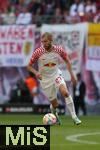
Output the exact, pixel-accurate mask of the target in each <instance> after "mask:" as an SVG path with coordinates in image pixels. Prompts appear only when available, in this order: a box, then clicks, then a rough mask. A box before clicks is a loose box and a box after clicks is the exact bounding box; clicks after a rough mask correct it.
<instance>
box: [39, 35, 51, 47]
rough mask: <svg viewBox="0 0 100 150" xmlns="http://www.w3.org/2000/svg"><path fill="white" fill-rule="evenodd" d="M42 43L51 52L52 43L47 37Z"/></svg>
mask: <svg viewBox="0 0 100 150" xmlns="http://www.w3.org/2000/svg"><path fill="white" fill-rule="evenodd" d="M41 42H42V44H43V46H44V48H45V49H46V50H49V49H50V48H51V46H52V41H51V40H50V39H48V38H47V37H46V38H45V37H44V38H42V40H41Z"/></svg>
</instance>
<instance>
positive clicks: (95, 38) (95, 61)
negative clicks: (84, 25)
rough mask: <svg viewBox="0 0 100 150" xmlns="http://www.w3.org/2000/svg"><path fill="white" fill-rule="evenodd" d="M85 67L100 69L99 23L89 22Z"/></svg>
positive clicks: (94, 69)
mask: <svg viewBox="0 0 100 150" xmlns="http://www.w3.org/2000/svg"><path fill="white" fill-rule="evenodd" d="M87 45H88V46H87V50H86V69H87V70H90V71H100V24H92V23H90V24H89V29H88V43H87Z"/></svg>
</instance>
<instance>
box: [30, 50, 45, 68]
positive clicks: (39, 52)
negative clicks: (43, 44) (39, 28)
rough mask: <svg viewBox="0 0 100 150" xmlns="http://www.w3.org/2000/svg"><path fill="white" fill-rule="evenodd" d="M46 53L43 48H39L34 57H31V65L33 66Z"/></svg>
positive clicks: (33, 54)
mask: <svg viewBox="0 0 100 150" xmlns="http://www.w3.org/2000/svg"><path fill="white" fill-rule="evenodd" d="M43 53H44V51H43V49H42V48H37V49H36V50H35V51H34V52H33V53H32V56H31V59H30V61H29V64H30V65H32V64H34V63H35V62H36V61H37V60H38V59H39V57H40V56H41V55H42V54H43Z"/></svg>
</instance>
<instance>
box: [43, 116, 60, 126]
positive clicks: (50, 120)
mask: <svg viewBox="0 0 100 150" xmlns="http://www.w3.org/2000/svg"><path fill="white" fill-rule="evenodd" d="M56 122H57V118H56V116H55V115H54V114H52V113H48V114H45V115H44V117H43V124H44V125H54V124H56Z"/></svg>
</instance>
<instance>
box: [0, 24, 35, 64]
mask: <svg viewBox="0 0 100 150" xmlns="http://www.w3.org/2000/svg"><path fill="white" fill-rule="evenodd" d="M34 45H35V25H28V26H24V25H19V26H18V25H9V26H0V66H26V65H27V64H28V61H29V59H30V57H31V55H32V52H33V50H34Z"/></svg>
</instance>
